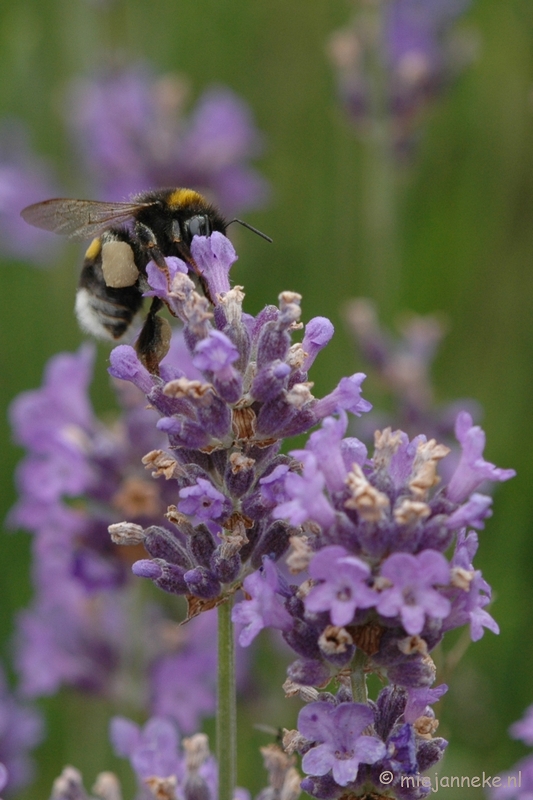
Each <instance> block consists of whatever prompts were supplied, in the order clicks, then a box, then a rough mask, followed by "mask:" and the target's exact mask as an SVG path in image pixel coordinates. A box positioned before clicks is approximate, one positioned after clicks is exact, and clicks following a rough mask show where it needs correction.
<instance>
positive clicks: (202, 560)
mask: <svg viewBox="0 0 533 800" xmlns="http://www.w3.org/2000/svg"><path fill="white" fill-rule="evenodd" d="M188 547H189V550H190V552H191V555H192V557H193V559H194V561H195V562H196V563H197V564H199V565H200V566H202V567H207V568H208V567H209V566H210V564H211V557H212V555H213V553H214V552H215V548H216V544H215V540H214V539H213V535H212V534H211V532H210V531H209V529H208V528H207V527H206V526H205V525H197V526H196V528H195V529H194V531H193V532H192V533H191V535H190V536H189V540H188Z"/></svg>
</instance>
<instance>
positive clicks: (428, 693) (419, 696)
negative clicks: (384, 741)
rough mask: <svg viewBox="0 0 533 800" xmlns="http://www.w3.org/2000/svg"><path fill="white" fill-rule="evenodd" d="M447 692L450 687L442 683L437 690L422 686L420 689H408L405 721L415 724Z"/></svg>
mask: <svg viewBox="0 0 533 800" xmlns="http://www.w3.org/2000/svg"><path fill="white" fill-rule="evenodd" d="M447 691H448V687H447V685H446V684H445V683H441V684H440V686H436V687H435V689H430V688H429V686H422V687H420V688H419V689H413V688H408V689H407V694H408V699H407V704H406V706H405V711H404V719H405V721H406V722H414V721H415V720H416V719H418V717H420V716H421V715H422V714H423V713H424V711H425V710H426V708H427V706H430V705H433V703H436V702H437V701H438V700H440V698H441V697H442V696H443V695H444V694H446V692H447Z"/></svg>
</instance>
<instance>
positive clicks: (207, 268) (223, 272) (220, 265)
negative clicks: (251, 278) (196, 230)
mask: <svg viewBox="0 0 533 800" xmlns="http://www.w3.org/2000/svg"><path fill="white" fill-rule="evenodd" d="M191 254H192V257H193V258H194V260H195V262H196V265H197V266H198V268H199V270H200V274H201V275H202V276H203V278H204V279H205V281H206V283H207V285H208V287H209V294H210V296H211V299H212V300H213V302H214V303H215V304H216V302H217V297H218V295H220V294H223V293H225V292H229V290H230V288H231V287H230V282H229V271H230V268H231V266H232V264H234V263H235V261H236V260H237V254H236V252H235V249H234V247H233V245H232V243H231V242H230V240H229V239H228V238H227V237H226V236H224V235H223V234H222V233H220V232H219V231H213V233H212V234H211V236H194V237H193V240H192V243H191Z"/></svg>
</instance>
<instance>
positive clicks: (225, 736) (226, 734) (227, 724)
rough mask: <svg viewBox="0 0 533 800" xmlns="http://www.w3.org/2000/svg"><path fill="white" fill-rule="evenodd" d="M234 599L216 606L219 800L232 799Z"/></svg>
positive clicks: (233, 786)
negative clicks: (232, 609) (232, 619)
mask: <svg viewBox="0 0 533 800" xmlns="http://www.w3.org/2000/svg"><path fill="white" fill-rule="evenodd" d="M232 605H233V598H232V597H230V598H229V599H228V601H227V602H226V603H222V604H221V605H219V607H218V697H217V724H216V731H217V759H218V800H233V796H234V791H235V771H236V770H235V767H236V755H237V713H236V704H237V700H236V692H235V653H234V644H233V624H232V622H231V608H232Z"/></svg>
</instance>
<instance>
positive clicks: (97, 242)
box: [85, 236, 102, 260]
mask: <svg viewBox="0 0 533 800" xmlns="http://www.w3.org/2000/svg"><path fill="white" fill-rule="evenodd" d="M101 249H102V240H101V239H100V237H99V236H97V237H96V239H93V240H92V242H91V244H90V245H89V247H88V248H87V251H86V253H85V258H89V259H91V260H92V259H95V258H96V257H97V256H98V255H99V253H100V250H101Z"/></svg>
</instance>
